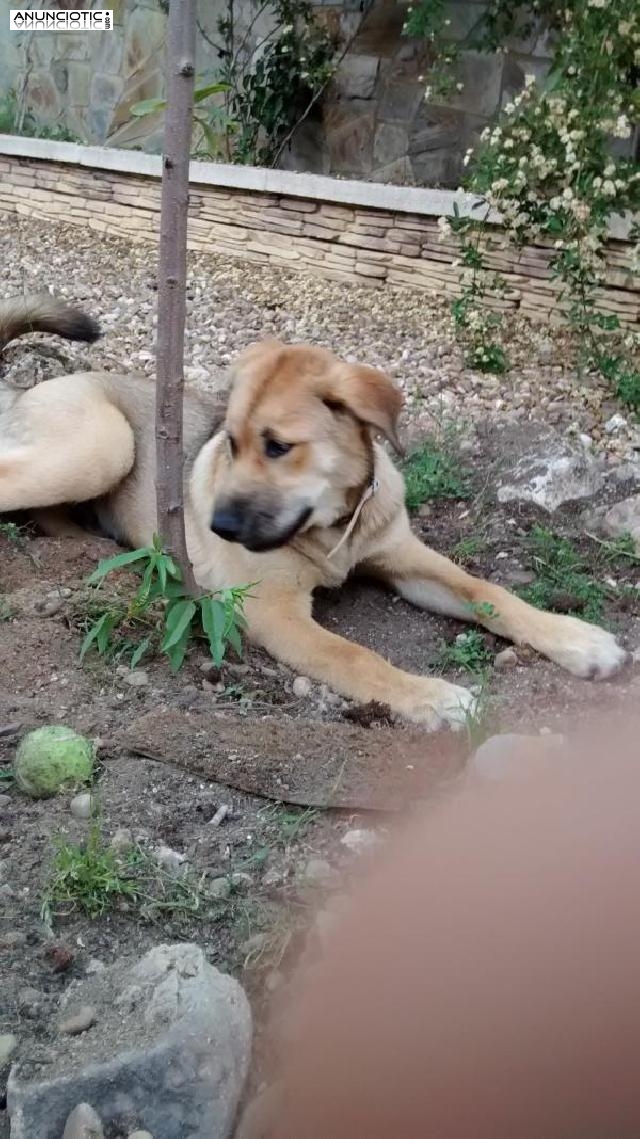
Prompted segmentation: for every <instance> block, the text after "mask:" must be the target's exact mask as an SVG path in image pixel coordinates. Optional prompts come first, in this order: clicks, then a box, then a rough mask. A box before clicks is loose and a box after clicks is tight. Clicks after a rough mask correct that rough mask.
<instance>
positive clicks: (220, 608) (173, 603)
mask: <svg viewBox="0 0 640 1139" xmlns="http://www.w3.org/2000/svg"><path fill="white" fill-rule="evenodd" d="M122 569H129V570H132V571H133V572H134V573H136V574H138V575H139V577H140V584H139V586H138V588H137V590H136V591H135V593H134V595H133V597H132V598H129V599H128V600H123V599H122V598H111V599H109V600H108V601H107V604H106V608H104V609H102V611H101V612H99V614H98V615H97V616H96V619H95V620H94V622H93V623H92V625H91V626H90V628H89V629H88V631H87V634H86V636H85V638H84V641H83V643H82V648H81V650H80V657H81V659H83V658H84V656H85V655H86V653H87V652H88V651H89V649H90V648H92V647H95V648H96V649H97V651H98V652H99V653H101V654H111V655H117V656H124V657H128V658H129V661H130V665H131V667H132V668H134V667H135V666H136V665H137V664H139V663H140V661H141V660H142V658H143V656H144V655H145V653H147V652H148V651H150V650H151V649H155V650H159V651H160V652H161V653H163V654H164V655H165V656H166V657H168V659H169V663H170V665H171V669H172V671H174V672H177V671H178V670H179V669H180V667H181V666H182V663H183V661H184V658H185V656H186V653H187V650H188V648H189V644H190V642H191V640H192V639H193V638H194V637H195V636H198V635H202V636H204V638H205V640H206V641H207V643H208V646H209V651H210V653H211V657H212V659H213V661H214V663H215V664H216V665H218V666H219V665H221V664H222V661H223V660H224V656H225V653H226V649H227V646H228V645H231V647H232V648H233V649H234V650H235V652H236V653H237V654H238V655H239V656H240V655H241V654H242V638H241V634H242V630H243V629H244V627H245V619H244V612H243V606H244V601H245V599H246V597H247V596H248V593H249V589H250V588H251V587H250V586H236V587H233V588H231V589H223V590H220V591H219V592H218V593H215V594H203V595H202V596H200V597H190V596H188V595H187V594H186V593H185V589H184V586H183V584H182V574H181V571H180V568H179V566H178V565H176V563H175V562H174V560H173V558H171V557H170V556H169V555H168V554H167V553H165V552H164V550H163V549H162V546H161V545H160V542H159V540H158V538H155V537H154V540H153V545H151V546H147V547H144V548H142V549H139V550H130V551H128V552H127V553H124V554H118V555H116V557H113V558H107V559H106V560H105V561H102V562H100V564H99V566H98V568H97V569H96V570H95V571H94V573H92V574H91V576H90V578H89V579H88V584H89V585H92V586H98V585H100V584H101V583H102V582H103V581H104V579H105V578H106V577H107V576H108V575H109V574H110V573H112V572H113V571H115V570H122Z"/></svg>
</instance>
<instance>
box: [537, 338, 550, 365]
mask: <svg viewBox="0 0 640 1139" xmlns="http://www.w3.org/2000/svg"><path fill="white" fill-rule="evenodd" d="M553 356H554V344H553V341H552V340H541V341H540V343H539V345H538V363H539V364H550V363H551V361H552V360H553Z"/></svg>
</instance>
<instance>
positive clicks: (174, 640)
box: [161, 598, 197, 655]
mask: <svg viewBox="0 0 640 1139" xmlns="http://www.w3.org/2000/svg"><path fill="white" fill-rule="evenodd" d="M196 609H197V605H196V602H195V601H192V600H191V599H187V598H185V599H183V600H181V601H175V602H174V603H173V604H172V605H171V606H170V607H169V608H168V609H167V616H166V622H165V630H166V632H165V637H164V640H163V642H162V646H161V647H162V651H163V653H167V655H169V649H171V648H173V647H174V645H177V644H178V643H179V641H180V639H181V638H182V637H183V636H184V634H185V632H187V631H188V629H189V627H190V625H191V622H192V620H193V617H194V614H195V612H196Z"/></svg>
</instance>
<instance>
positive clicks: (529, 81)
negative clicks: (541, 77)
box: [524, 74, 536, 87]
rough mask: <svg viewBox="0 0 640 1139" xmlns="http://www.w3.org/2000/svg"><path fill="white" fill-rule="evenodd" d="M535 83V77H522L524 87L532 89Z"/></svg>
mask: <svg viewBox="0 0 640 1139" xmlns="http://www.w3.org/2000/svg"><path fill="white" fill-rule="evenodd" d="M535 81H536V77H535V75H531V74H529V75H525V77H524V85H525V87H533V85H534V83H535Z"/></svg>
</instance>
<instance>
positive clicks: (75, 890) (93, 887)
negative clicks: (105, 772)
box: [42, 822, 136, 924]
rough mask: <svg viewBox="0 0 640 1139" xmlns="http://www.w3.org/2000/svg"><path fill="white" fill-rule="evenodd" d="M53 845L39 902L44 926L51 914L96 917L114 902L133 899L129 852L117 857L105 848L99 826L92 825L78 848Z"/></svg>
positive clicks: (131, 856)
mask: <svg viewBox="0 0 640 1139" xmlns="http://www.w3.org/2000/svg"><path fill="white" fill-rule="evenodd" d="M55 845H56V850H55V855H54V859H53V868H52V873H51V879H50V881H49V884H48V886H47V889H46V892H45V895H44V898H43V902H42V916H43V918H44V920H45V921H47V923H48V924H50V922H51V917H52V916H53V915H54V914H60V913H71V912H73V911H75V910H79V911H80V912H81V913H83V914H85V915H86V916H87V917H89V918H97V917H100V916H101V915H102V914H103V913H105V911H106V910H108V909H110V908H111V907H112V906H113V904H114V902H115V901H116V899H118V898H132V899H133V898H135V895H136V886H135V881H134V876H133V861H134V854H133V851H131V852H127V853H126V854H125V855H124V857H123V858H120V857H119V856H118V855H117V854H116V852H115V851H113V850H111V849H110V847H108V846H106V845H105V843H104V840H103V838H102V835H101V832H100V825H99V823H97V822H96V823H92V825H91V827H90V828H89V834H88V836H87V841H86V843H84V844H82V845H79V846H78V845H76V844H75V843H69V842H66V841H64V840H63V839H62V838H58V839H57V840H56V844H55Z"/></svg>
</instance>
